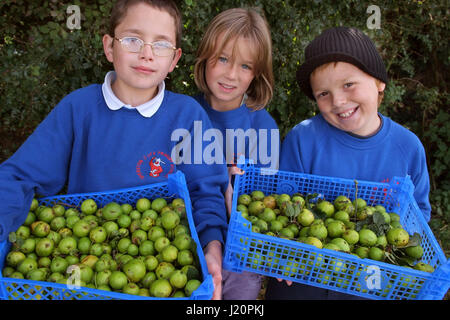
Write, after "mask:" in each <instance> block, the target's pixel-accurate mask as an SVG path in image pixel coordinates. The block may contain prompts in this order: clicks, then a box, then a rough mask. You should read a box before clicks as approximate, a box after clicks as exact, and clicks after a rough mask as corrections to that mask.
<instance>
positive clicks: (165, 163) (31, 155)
mask: <svg viewBox="0 0 450 320" xmlns="http://www.w3.org/2000/svg"><path fill="white" fill-rule="evenodd" d="M194 124H195V126H194ZM194 127H195V128H194ZM210 127H211V123H210V120H209V118H208V115H207V114H206V112H205V111H204V110H203V109H202V107H200V105H198V103H197V102H196V101H195V100H194V99H192V98H191V97H188V96H185V95H181V94H175V93H173V92H170V91H164V95H163V99H162V102H161V105H160V107H159V109H157V111H156V112H155V113H154V114H153V115H152V116H151V117H150V118H146V117H143V116H142V115H141V114H140V113H139V112H137V111H136V110H133V109H127V108H125V107H124V108H121V109H119V110H115V111H113V110H111V109H110V108H108V106H107V105H106V103H105V98H104V96H103V94H102V86H101V85H99V84H93V85H90V86H88V87H85V88H82V89H78V90H76V91H74V92H72V93H70V94H69V95H67V96H66V97H65V98H63V99H62V101H61V102H60V103H59V104H58V105H57V106H56V107H55V108H54V109H53V110H52V111H51V112H50V113H49V115H48V116H47V117H46V118H45V119H44V120H43V122H42V123H41V124H40V125H39V126H38V127H37V128H36V130H35V131H34V132H33V134H31V136H30V137H29V138H28V139H27V140H26V141H25V143H24V144H23V145H22V146H21V147H20V148H19V149H18V150H17V151H16V153H15V154H14V155H13V156H11V158H9V159H8V160H6V161H5V162H3V163H2V164H1V165H0V241H3V240H5V239H6V238H7V236H8V233H9V232H11V231H15V230H16V229H17V228H18V227H19V226H20V225H21V224H22V223H23V222H24V221H25V219H26V217H27V213H28V210H29V208H30V204H31V201H32V198H33V197H34V196H35V194H38V195H42V196H50V195H55V194H57V193H58V192H59V191H60V190H61V189H62V188H63V187H64V185H65V184H67V188H68V189H67V192H68V193H84V192H99V191H105V190H113V189H119V188H128V187H134V186H141V185H147V184H151V183H156V182H161V181H164V180H165V179H166V178H167V175H168V174H169V173H172V172H175V171H176V170H181V171H182V172H183V173H184V174H185V177H186V181H187V184H188V189H189V192H190V197H191V201H192V206H193V218H194V222H195V227H196V230H197V232H198V235H199V239H200V242H201V245H202V247H203V246H204V245H206V244H207V243H208V242H210V241H212V240H219V241H221V242H224V241H225V236H226V232H227V231H226V230H227V216H226V211H225V205H224V197H223V193H224V192H225V190H226V188H227V185H228V173H227V169H226V165H225V164H223V162H222V164H211V165H205V164H204V163H202V161H201V160H202V159H201V158H200V161H198V160H199V158H198V155H199V154H200V156H201V155H202V151H203V150H202V148H204V146H205V145H206V143H203V142H202V137H203V136H202V134H201V131H199V130H196V131H195V132H194V129H199V128H200V129H202V130H207V129H208V128H210ZM194 136H195V137H194ZM184 138H186V139H184ZM189 138H191V139H194V138H195V139H196V140H195V141H194V140H193V142H192V143H188V144H185V145H188V146H190V147H192V150H188V149H187V148H182V152H183V153H184V155H183V156H184V160H185V162H184V163H178V162H179V161H178V160H177V157H176V153H177V152H174V150H177V148H176V145H178V143H179V142H180V141H184V142H186V141H189V142H191V141H190V139H189ZM183 139H184V140H183ZM188 158H189V159H190V160H191V161H188ZM194 158H195V159H194ZM194 160H195V161H194ZM186 162H191V164H187V163H186Z"/></svg>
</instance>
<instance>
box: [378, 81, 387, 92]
mask: <svg viewBox="0 0 450 320" xmlns="http://www.w3.org/2000/svg"><path fill="white" fill-rule="evenodd" d="M377 88H378V92H379V93H382V92H384V89H386V83H384V82H381V81H377Z"/></svg>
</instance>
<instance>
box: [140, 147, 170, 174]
mask: <svg viewBox="0 0 450 320" xmlns="http://www.w3.org/2000/svg"><path fill="white" fill-rule="evenodd" d="M174 171H175V165H174V163H173V161H172V159H171V158H170V156H169V155H168V154H166V153H164V152H161V151H154V152H150V153H149V154H146V155H145V156H143V157H142V158H141V159H140V160H139V161H138V163H137V165H136V173H137V175H138V176H139V178H141V179H145V178H146V177H150V178H158V177H165V178H167V176H168V175H169V174H171V173H173V172H174Z"/></svg>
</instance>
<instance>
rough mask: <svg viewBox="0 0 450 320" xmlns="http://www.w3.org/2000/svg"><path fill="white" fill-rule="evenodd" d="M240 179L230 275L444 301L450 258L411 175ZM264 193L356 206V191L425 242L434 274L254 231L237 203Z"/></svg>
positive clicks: (265, 173) (249, 170)
mask: <svg viewBox="0 0 450 320" xmlns="http://www.w3.org/2000/svg"><path fill="white" fill-rule="evenodd" d="M243 169H244V170H245V174H244V175H242V176H237V177H236V180H235V185H234V194H233V207H232V214H231V218H230V224H229V229H228V235H227V242H226V246H225V253H224V261H223V265H224V268H225V269H228V270H231V271H234V272H242V271H249V272H255V273H258V274H261V275H265V276H270V277H275V278H282V279H285V280H291V281H294V282H298V283H303V284H308V285H312V286H316V287H321V288H325V289H330V290H334V291H338V292H342V293H347V294H352V295H356V296H361V297H365V298H370V299H379V300H382V299H387V300H394V299H401V300H405V299H416V300H419V299H424V300H437V299H442V298H443V297H444V295H445V294H446V292H447V290H448V289H449V287H450V260H447V259H446V257H445V255H444V253H443V251H442V249H441V248H440V246H439V244H438V243H437V241H436V239H435V237H434V235H433V233H432V232H431V230H430V228H429V226H428V224H427V223H426V221H425V219H424V218H423V215H422V213H421V211H420V209H419V208H418V206H417V203H416V202H415V200H414V198H413V196H412V192H413V190H414V187H413V185H412V183H411V180H410V178H409V177H405V178H398V177H395V178H393V180H392V181H391V182H390V183H375V182H369V181H357V183H355V181H354V180H351V179H340V178H332V177H324V176H317V175H309V174H301V173H294V172H287V171H274V170H269V169H260V168H256V167H254V166H251V165H250V166H246V167H243ZM254 190H260V191H262V192H264V193H265V194H266V195H269V194H282V193H287V194H290V195H292V194H293V193H296V192H300V193H303V194H311V193H318V194H319V195H320V196H321V197H323V198H325V199H326V200H329V201H330V200H331V201H333V200H334V199H335V198H336V197H337V196H339V195H342V194H343V195H347V196H348V197H349V198H350V199H351V200H353V199H354V198H355V192H356V191H357V195H358V197H359V198H362V199H364V200H366V201H367V202H368V203H369V204H370V205H377V204H381V205H383V206H385V208H386V210H387V211H388V212H396V213H398V214H399V215H400V219H401V220H400V222H401V224H402V226H403V227H404V228H405V229H406V230H407V231H408V232H409V233H410V234H413V233H414V232H417V233H419V234H420V235H421V237H422V246H423V248H424V255H423V257H422V259H421V260H422V261H424V262H425V263H428V264H430V265H431V266H433V267H434V268H435V271H434V272H433V273H427V272H423V271H418V270H414V269H411V268H406V267H400V266H396V265H393V264H389V263H385V262H380V261H375V260H371V259H360V258H359V257H357V256H355V255H352V254H347V253H343V252H338V251H334V250H329V249H318V248H316V247H314V246H311V245H308V244H304V243H300V242H297V241H294V240H287V239H282V238H278V237H275V236H269V235H264V234H259V233H255V232H252V231H251V230H252V225H251V222H249V221H248V220H246V219H244V218H243V217H242V216H241V214H240V212H237V211H236V207H237V198H238V196H239V195H241V194H250V193H251V192H252V191H254Z"/></svg>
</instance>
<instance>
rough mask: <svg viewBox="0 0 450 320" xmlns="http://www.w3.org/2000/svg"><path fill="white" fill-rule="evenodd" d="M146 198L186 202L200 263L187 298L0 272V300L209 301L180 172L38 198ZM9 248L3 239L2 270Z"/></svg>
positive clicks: (76, 201) (47, 201) (75, 202)
mask: <svg viewBox="0 0 450 320" xmlns="http://www.w3.org/2000/svg"><path fill="white" fill-rule="evenodd" d="M143 197H146V198H148V199H155V198H165V199H166V200H170V199H174V198H182V199H183V200H184V202H185V205H186V216H187V219H188V222H189V229H190V232H191V237H192V239H193V240H194V241H195V243H196V244H197V246H196V247H197V248H196V250H197V255H198V258H199V262H200V268H201V270H200V272H201V273H202V276H203V281H202V284H201V285H200V286H199V287H198V288H197V290H195V291H194V292H193V293H192V295H191V296H190V297H183V298H156V297H143V296H137V295H129V294H123V293H119V292H113V291H104V290H97V289H91V288H86V287H81V288H79V289H76V288H71V287H69V286H67V285H65V284H58V283H52V282H44V281H31V280H24V279H13V278H5V277H3V276H2V275H1V274H0V299H1V300H6V299H13V300H16V299H26V300H31V299H33V300H111V299H118V300H167V299H170V300H209V299H211V298H212V294H213V291H214V285H213V281H212V276H211V275H210V274H209V273H208V268H207V265H206V260H205V256H204V254H203V251H202V248H201V246H200V241H199V239H198V235H197V231H196V230H195V225H194V220H193V217H192V207H191V200H190V197H189V191H188V189H187V186H186V180H185V177H184V174H183V173H182V172H180V171H178V172H176V173H174V174H171V175H169V176H168V179H167V181H165V182H161V183H155V184H151V185H146V186H141V187H135V188H127V189H120V190H112V191H106V192H93V193H80V194H70V195H61V196H54V197H46V198H41V199H38V200H39V203H41V204H44V205H54V204H56V203H60V204H66V205H67V206H80V205H81V203H82V202H83V201H84V200H86V199H88V198H91V199H94V200H95V201H96V203H97V205H98V206H99V207H100V206H104V205H106V204H107V203H108V202H111V201H115V202H117V203H119V204H122V203H130V204H132V203H135V202H136V201H137V200H138V199H139V198H143ZM10 247H11V243H10V242H8V241H3V242H1V243H0V270H3V267H4V261H5V258H6V255H7V254H8V252H9V250H10Z"/></svg>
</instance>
